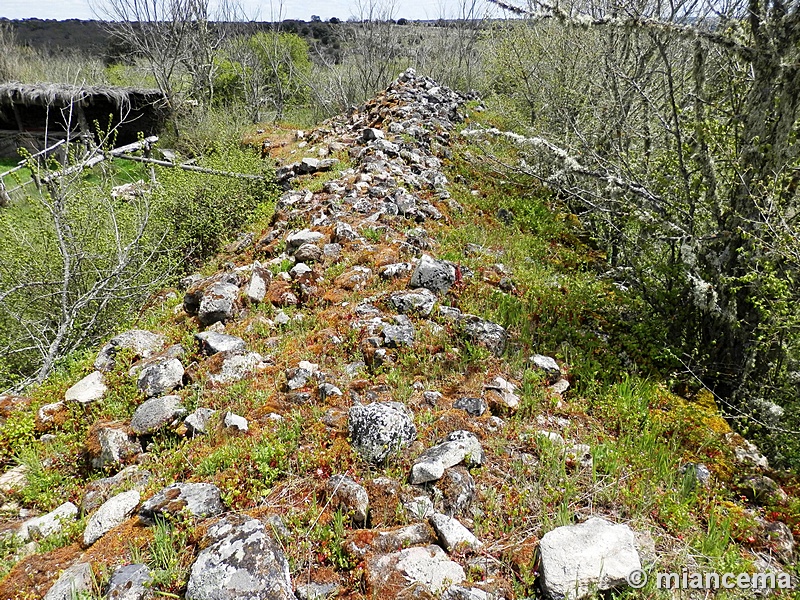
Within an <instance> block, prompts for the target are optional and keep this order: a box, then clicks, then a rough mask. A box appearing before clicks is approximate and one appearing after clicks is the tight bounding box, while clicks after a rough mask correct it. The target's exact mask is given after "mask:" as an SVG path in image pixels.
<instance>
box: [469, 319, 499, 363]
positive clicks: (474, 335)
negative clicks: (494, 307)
mask: <svg viewBox="0 0 800 600" xmlns="http://www.w3.org/2000/svg"><path fill="white" fill-rule="evenodd" d="M462 322H463V325H464V333H465V334H466V336H467V337H468V338H469V339H470V340H471V341H472V342H473V343H476V344H480V345H481V346H483V347H485V348H486V349H487V350H489V352H491V353H492V354H494V355H495V356H500V355H501V354H502V353H503V351H504V350H505V348H506V342H507V341H508V333H507V332H506V330H505V329H504V328H503V327H501V326H500V325H498V324H497V323H492V322H491V321H487V320H485V319H481V318H479V317H476V316H473V315H464V317H462Z"/></svg>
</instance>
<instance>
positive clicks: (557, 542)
mask: <svg viewBox="0 0 800 600" xmlns="http://www.w3.org/2000/svg"><path fill="white" fill-rule="evenodd" d="M539 552H540V554H541V561H542V580H543V588H544V591H545V593H546V594H548V595H549V596H550V597H551V598H554V599H557V600H577V599H578V598H586V597H588V596H590V595H591V594H593V593H594V591H595V590H599V591H603V590H610V589H615V588H620V587H624V586H626V585H627V577H628V576H629V575H630V574H631V573H633V572H634V571H638V570H641V568H642V565H641V561H640V559H639V553H638V552H637V550H636V538H635V536H634V533H633V531H632V530H631V529H630V527H628V526H627V525H615V524H614V523H611V522H609V521H606V520H605V519H601V518H599V517H592V518H591V519H589V520H588V521H586V522H585V523H581V524H579V525H567V526H564V527H557V528H556V529H553V530H552V531H549V532H547V533H546V534H545V535H544V536H543V537H542V540H541V541H540V542H539Z"/></svg>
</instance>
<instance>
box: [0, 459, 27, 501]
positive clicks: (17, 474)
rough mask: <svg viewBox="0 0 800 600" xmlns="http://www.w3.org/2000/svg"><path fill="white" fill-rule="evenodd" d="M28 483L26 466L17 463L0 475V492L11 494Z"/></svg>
mask: <svg viewBox="0 0 800 600" xmlns="http://www.w3.org/2000/svg"><path fill="white" fill-rule="evenodd" d="M27 484H28V467H26V466H25V465H18V466H16V467H14V468H13V469H10V470H9V471H6V472H5V473H3V474H2V475H0V492H3V493H4V494H11V493H14V492H16V491H17V490H20V489H22V488H24V487H25V486H26V485H27Z"/></svg>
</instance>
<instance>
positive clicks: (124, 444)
mask: <svg viewBox="0 0 800 600" xmlns="http://www.w3.org/2000/svg"><path fill="white" fill-rule="evenodd" d="M86 446H87V449H88V454H89V459H90V460H91V463H92V467H93V468H95V469H104V468H106V467H109V466H118V465H125V464H129V463H131V462H133V461H134V460H135V458H136V457H137V456H138V455H139V454H141V453H142V445H141V444H140V443H139V441H138V440H136V439H135V438H134V437H133V436H132V435H131V433H130V430H129V428H128V427H126V426H125V425H124V424H122V423H120V422H107V423H102V424H99V425H98V424H96V425H95V426H93V427H92V428H91V429H90V430H89V437H88V439H87V443H86Z"/></svg>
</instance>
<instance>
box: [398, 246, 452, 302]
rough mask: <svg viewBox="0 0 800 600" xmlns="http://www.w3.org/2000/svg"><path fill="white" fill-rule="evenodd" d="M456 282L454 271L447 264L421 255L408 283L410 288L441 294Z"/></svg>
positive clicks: (426, 255)
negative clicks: (424, 289)
mask: <svg viewBox="0 0 800 600" xmlns="http://www.w3.org/2000/svg"><path fill="white" fill-rule="evenodd" d="M455 282H456V269H455V267H454V266H453V265H451V264H450V263H449V262H445V261H443V260H437V259H435V258H433V257H432V256H429V255H428V254H423V255H422V258H420V259H419V263H417V268H416V269H414V273H413V275H411V281H410V282H409V287H410V288H426V289H428V290H430V291H431V292H433V293H434V294H443V293H445V292H447V290H449V289H450V287H451V286H452V285H453V284H454V283H455Z"/></svg>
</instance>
